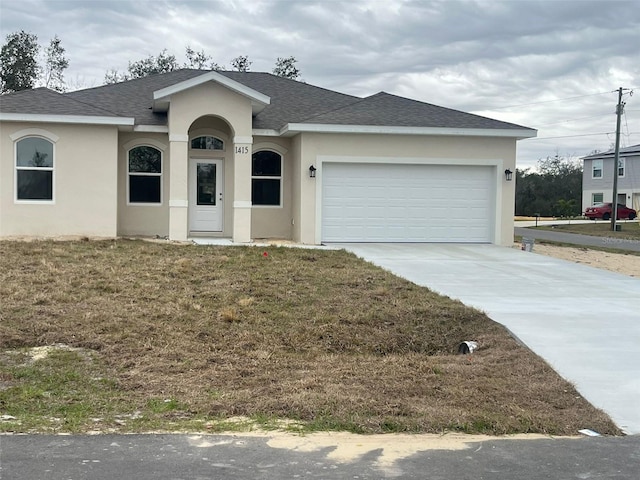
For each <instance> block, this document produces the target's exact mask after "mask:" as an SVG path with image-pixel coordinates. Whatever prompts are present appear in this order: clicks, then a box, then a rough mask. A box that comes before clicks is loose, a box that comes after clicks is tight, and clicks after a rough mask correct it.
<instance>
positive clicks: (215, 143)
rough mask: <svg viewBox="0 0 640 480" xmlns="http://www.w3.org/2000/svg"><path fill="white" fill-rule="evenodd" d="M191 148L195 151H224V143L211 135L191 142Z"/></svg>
mask: <svg viewBox="0 0 640 480" xmlns="http://www.w3.org/2000/svg"><path fill="white" fill-rule="evenodd" d="M191 148H192V149H194V150H224V142H223V141H222V140H220V139H219V138H217V137H212V136H211V135H202V136H200V137H196V138H194V139H193V140H191Z"/></svg>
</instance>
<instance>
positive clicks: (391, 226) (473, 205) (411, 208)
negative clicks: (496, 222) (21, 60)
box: [321, 163, 495, 242]
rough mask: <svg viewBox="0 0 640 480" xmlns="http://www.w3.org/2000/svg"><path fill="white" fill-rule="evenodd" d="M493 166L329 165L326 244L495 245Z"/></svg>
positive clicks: (325, 173)
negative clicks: (455, 243)
mask: <svg viewBox="0 0 640 480" xmlns="http://www.w3.org/2000/svg"><path fill="white" fill-rule="evenodd" d="M494 183H495V176H494V169H493V167H476V166H452V165H398V164H394V165H389V164H361V163H358V164H349V163H335V164H334V163H327V164H324V165H323V186H322V212H321V215H322V221H321V225H322V240H323V241H325V242H332V241H335V242H349V241H353V242H367V241H370V242H382V241H387V242H490V241H491V238H492V231H493V220H492V216H493V212H494V208H495V200H494V199H495V192H494V190H495V188H494Z"/></svg>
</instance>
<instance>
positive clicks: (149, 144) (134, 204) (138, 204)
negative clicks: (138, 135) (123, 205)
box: [125, 142, 164, 207]
mask: <svg viewBox="0 0 640 480" xmlns="http://www.w3.org/2000/svg"><path fill="white" fill-rule="evenodd" d="M130 144H131V142H129V143H127V144H126V145H125V147H128V148H127V149H126V155H125V158H126V162H127V180H126V184H127V206H128V207H162V206H163V205H164V150H163V149H162V148H160V147H159V145H162V144H161V143H159V142H144V143H135V144H133V145H132V146H129V145H130ZM138 147H151V148H155V149H156V150H158V151H159V152H160V173H146V172H130V171H129V152H131V150H133V149H134V148H138ZM132 174H133V175H135V176H137V177H160V201H159V202H154V203H143V202H132V201H131V195H130V188H131V182H130V178H131V175H132Z"/></svg>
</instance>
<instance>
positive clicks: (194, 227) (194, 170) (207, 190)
mask: <svg viewBox="0 0 640 480" xmlns="http://www.w3.org/2000/svg"><path fill="white" fill-rule="evenodd" d="M223 184H224V183H223V181H222V160H205V159H198V158H191V159H189V230H190V231H192V232H221V231H222V212H223V209H222V193H223V192H222V185H223Z"/></svg>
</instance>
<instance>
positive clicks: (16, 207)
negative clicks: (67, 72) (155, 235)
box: [0, 122, 118, 237]
mask: <svg viewBox="0 0 640 480" xmlns="http://www.w3.org/2000/svg"><path fill="white" fill-rule="evenodd" d="M33 128H38V129H42V130H45V131H47V132H50V133H51V134H53V135H55V136H57V137H58V140H57V142H56V143H55V146H54V180H53V183H54V201H53V202H31V203H21V202H16V201H15V158H14V142H13V140H12V139H11V138H10V136H11V135H12V134H15V133H16V132H19V131H21V130H24V129H33ZM117 137H118V130H117V127H115V126H88V125H64V124H35V123H17V122H1V123H0V236H14V235H27V236H45V237H51V236H72V235H86V236H96V237H114V236H116V234H117V206H118V196H117V195H118V192H117V162H116V158H117V156H118V152H117V148H118V147H117V145H118V138H117Z"/></svg>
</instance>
